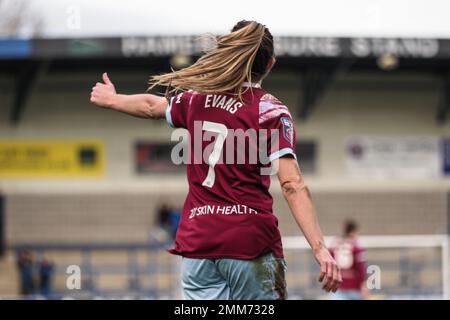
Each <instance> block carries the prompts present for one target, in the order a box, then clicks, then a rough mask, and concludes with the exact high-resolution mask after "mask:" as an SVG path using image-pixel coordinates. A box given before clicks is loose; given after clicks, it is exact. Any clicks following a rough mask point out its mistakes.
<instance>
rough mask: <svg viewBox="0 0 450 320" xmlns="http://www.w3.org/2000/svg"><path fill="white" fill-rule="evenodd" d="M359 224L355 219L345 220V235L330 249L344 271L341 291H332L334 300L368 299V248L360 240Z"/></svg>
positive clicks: (336, 239)
mask: <svg viewBox="0 0 450 320" xmlns="http://www.w3.org/2000/svg"><path fill="white" fill-rule="evenodd" d="M358 231H359V227H358V224H357V223H356V222H355V221H354V220H347V221H345V222H344V230H343V236H342V237H339V238H335V239H334V241H333V243H332V245H331V246H330V250H331V253H332V255H333V256H334V258H335V259H336V262H337V264H338V266H339V267H340V268H341V272H342V285H341V288H340V290H339V292H336V293H332V294H331V299H334V300H360V299H368V298H369V292H368V289H367V285H366V264H367V260H366V250H365V249H364V248H363V247H362V246H361V244H360V242H359V241H358Z"/></svg>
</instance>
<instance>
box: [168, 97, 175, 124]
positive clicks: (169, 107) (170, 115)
mask: <svg viewBox="0 0 450 320" xmlns="http://www.w3.org/2000/svg"><path fill="white" fill-rule="evenodd" d="M172 102H173V97H172V98H170V101H169V105H168V106H167V109H166V121H167V123H168V124H169V125H170V126H171V127H172V128H174V127H175V126H174V125H173V122H172V114H171V113H170V112H171V110H172Z"/></svg>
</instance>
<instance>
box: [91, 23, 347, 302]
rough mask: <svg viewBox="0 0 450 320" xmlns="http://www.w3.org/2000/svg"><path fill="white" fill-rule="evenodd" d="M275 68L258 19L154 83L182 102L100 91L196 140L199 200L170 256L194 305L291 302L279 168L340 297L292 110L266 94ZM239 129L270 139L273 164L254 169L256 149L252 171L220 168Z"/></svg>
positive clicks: (118, 106)
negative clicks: (274, 185)
mask: <svg viewBox="0 0 450 320" xmlns="http://www.w3.org/2000/svg"><path fill="white" fill-rule="evenodd" d="M274 63H275V55H274V47H273V38H272V35H271V33H270V32H269V30H268V29H267V28H266V27H265V26H263V25H262V24H260V23H257V22H254V21H241V22H239V23H237V24H236V25H235V26H234V28H233V29H232V32H231V33H229V34H227V35H224V36H220V37H218V38H217V39H216V45H215V46H214V48H212V49H211V50H209V51H208V52H206V53H205V54H204V55H203V56H202V57H201V58H200V59H199V60H198V61H197V62H196V63H194V64H193V65H192V66H189V67H187V68H184V69H181V70H179V71H173V72H171V73H168V74H164V75H159V76H153V77H152V78H151V84H152V87H154V86H156V85H159V86H166V87H168V88H169V90H168V91H169V92H171V89H172V88H174V90H177V91H182V93H180V94H178V95H176V96H174V97H170V98H169V99H167V97H160V96H156V95H152V94H137V95H121V94H117V93H116V90H115V88H114V85H113V84H112V83H111V81H110V80H109V78H108V76H107V74H104V75H103V80H104V83H97V84H96V86H95V87H94V88H93V90H92V93H91V102H92V103H94V104H96V105H98V106H100V107H105V108H109V109H113V110H117V111H121V112H124V113H127V114H130V115H133V116H137V117H143V118H152V119H159V118H164V117H165V118H166V120H167V122H168V123H169V124H170V125H171V126H172V127H176V128H185V129H187V130H188V131H189V133H190V136H191V140H190V150H191V152H190V153H189V154H190V160H191V161H190V163H189V164H188V165H187V176H188V183H189V193H188V195H187V198H186V201H185V204H184V208H183V213H182V217H181V222H180V226H179V229H178V231H177V236H176V240H175V246H174V247H173V248H172V249H171V250H170V252H172V253H174V254H178V255H181V256H182V257H183V260H182V286H183V290H184V294H185V296H186V297H187V298H190V299H285V298H286V282H285V269H286V264H285V262H284V259H283V249H282V244H281V235H280V232H279V229H278V221H277V218H276V217H275V215H274V214H273V212H272V203H273V200H272V197H271V195H270V193H269V185H270V176H269V175H267V174H262V169H267V167H269V166H270V165H272V166H273V167H274V168H278V170H277V175H278V179H279V182H280V184H281V188H282V191H283V195H284V196H285V199H286V201H287V202H288V204H289V207H290V209H291V211H292V214H293V216H294V218H295V220H296V221H297V223H298V224H299V226H300V228H301V229H302V231H303V233H304V235H305V237H306V239H307V240H308V242H309V244H310V245H311V248H312V249H313V253H314V257H315V258H316V260H317V262H318V263H319V265H320V270H321V273H320V276H319V281H321V282H322V283H323V289H324V290H326V291H328V292H330V291H332V292H335V291H336V290H337V289H338V287H339V285H340V283H341V274H340V270H339V268H338V266H337V264H336V262H335V260H334V259H333V257H332V256H331V254H330V252H329V251H328V249H327V248H326V247H325V245H324V240H323V236H322V232H321V230H320V227H319V224H318V222H317V218H316V214H315V212H314V208H313V205H312V201H311V195H310V192H309V190H308V188H307V186H306V185H305V183H304V180H303V178H302V175H301V172H300V169H299V167H298V164H297V161H296V156H295V127H294V125H293V122H292V117H291V115H290V113H289V110H288V108H287V107H286V106H285V105H284V104H283V103H281V102H280V101H279V100H278V99H276V98H275V97H273V96H272V95H270V94H269V93H267V92H265V91H264V90H263V89H262V88H261V82H262V80H263V79H264V77H265V76H266V75H267V74H268V73H269V72H270V70H271V68H272V67H273V65H274ZM198 128H200V132H202V133H205V134H206V133H208V134H210V136H212V137H213V138H212V139H210V140H208V141H204V140H203V139H202V138H201V137H198V136H196V132H197V131H198ZM239 129H241V131H243V132H248V130H255V131H257V132H258V133H261V132H263V133H266V136H265V137H264V139H265V140H264V139H263V140H264V141H266V142H267V143H268V145H269V146H268V151H269V159H270V163H265V162H264V161H263V160H262V158H261V157H258V161H257V162H255V163H252V161H251V160H250V158H251V157H250V152H255V145H252V144H251V143H249V144H248V145H247V146H245V162H244V163H243V164H242V163H238V164H235V163H228V162H227V163H224V161H219V160H220V157H221V156H222V157H223V158H225V154H229V152H230V147H229V144H227V143H226V142H225V141H229V140H227V139H234V137H233V136H232V134H231V133H232V132H236V130H239ZM269 130H276V131H277V132H279V134H278V137H276V136H272V135H269V134H267V132H269ZM199 139H202V140H201V141H200V144H201V147H202V148H201V149H202V150H201V151H202V154H203V151H204V150H205V149H207V148H209V147H210V145H212V146H213V147H212V151H211V152H210V155H209V156H208V157H207V161H201V162H200V163H198V164H197V162H196V161H194V160H195V157H196V156H198V155H196V154H195V144H196V142H197V143H198V142H199ZM205 140H207V139H205ZM258 148H261V145H260V144H257V148H256V149H258ZM192 150H194V152H192ZM235 151H236V150H231V152H235ZM257 151H260V150H257ZM200 156H201V155H200ZM232 158H233V159H234V158H235V154H233V157H232ZM197 160H198V159H197Z"/></svg>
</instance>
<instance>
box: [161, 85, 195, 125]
mask: <svg viewBox="0 0 450 320" xmlns="http://www.w3.org/2000/svg"><path fill="white" fill-rule="evenodd" d="M191 100H192V93H191V92H182V93H180V94H178V95H176V96H174V97H172V98H170V100H169V106H168V107H167V109H166V121H167V123H168V124H169V125H170V126H171V127H172V128H186V124H187V119H186V118H187V113H188V108H189V106H190V104H191Z"/></svg>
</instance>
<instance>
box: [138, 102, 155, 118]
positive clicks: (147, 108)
mask: <svg viewBox="0 0 450 320" xmlns="http://www.w3.org/2000/svg"><path fill="white" fill-rule="evenodd" d="M141 114H142V117H143V118H146V119H156V117H155V107H154V106H153V105H151V104H150V103H147V102H146V103H145V105H144V106H143V107H142V109H141Z"/></svg>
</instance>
